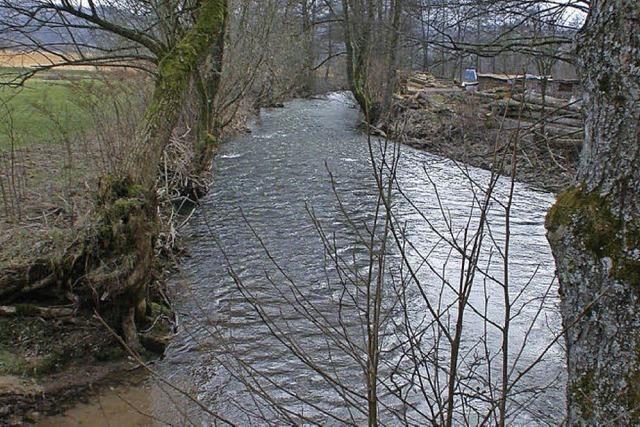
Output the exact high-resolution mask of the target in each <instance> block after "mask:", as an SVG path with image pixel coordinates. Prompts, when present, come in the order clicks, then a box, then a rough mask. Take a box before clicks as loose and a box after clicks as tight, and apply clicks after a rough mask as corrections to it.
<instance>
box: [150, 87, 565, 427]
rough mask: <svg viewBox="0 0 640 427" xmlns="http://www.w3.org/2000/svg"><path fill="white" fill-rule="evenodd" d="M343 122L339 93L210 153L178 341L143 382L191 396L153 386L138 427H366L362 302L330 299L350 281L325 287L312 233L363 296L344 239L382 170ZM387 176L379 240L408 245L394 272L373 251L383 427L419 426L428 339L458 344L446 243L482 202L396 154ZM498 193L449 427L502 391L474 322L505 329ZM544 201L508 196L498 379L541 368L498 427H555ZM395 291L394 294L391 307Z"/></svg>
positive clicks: (463, 186) (355, 260)
mask: <svg viewBox="0 0 640 427" xmlns="http://www.w3.org/2000/svg"><path fill="white" fill-rule="evenodd" d="M358 120H359V118H358V113H357V110H356V109H355V108H354V107H353V105H352V102H351V101H350V99H349V98H348V97H346V96H344V95H342V94H332V95H329V96H327V97H326V98H324V99H315V100H295V101H292V102H289V103H287V104H286V108H284V109H274V110H267V111H263V112H262V113H261V115H260V117H259V119H258V120H257V122H256V123H255V125H254V126H253V131H252V133H251V134H247V135H244V136H241V137H238V138H236V139H234V140H233V141H230V142H228V143H226V144H224V145H223V146H222V147H221V149H220V151H219V154H218V156H217V158H216V160H215V163H214V176H215V182H214V185H213V187H212V189H211V191H210V193H209V194H208V195H207V196H206V197H205V199H204V200H203V201H202V206H201V207H200V208H199V209H198V211H197V212H196V214H195V215H194V217H193V218H192V219H191V221H190V224H189V225H188V226H187V234H188V235H189V238H188V242H187V247H188V250H189V252H190V257H189V258H188V259H186V261H185V262H184V265H183V271H182V273H181V274H180V275H178V277H177V278H176V279H175V283H174V286H173V287H174V289H176V308H177V311H178V313H179V317H180V320H181V324H180V326H181V332H180V334H179V335H178V337H177V338H176V339H175V340H174V341H173V343H172V344H171V345H170V347H169V348H168V351H167V355H166V358H165V359H164V360H163V361H162V362H161V363H159V364H158V365H157V366H156V369H157V370H158V372H159V373H160V374H161V375H163V376H164V377H165V378H166V379H167V380H168V381H170V382H171V383H172V384H173V385H176V386H178V387H180V388H182V389H183V390H185V391H187V392H188V393H189V395H190V396H191V397H190V398H186V397H184V395H181V394H179V393H176V392H168V393H166V395H165V393H163V391H162V390H168V389H169V387H168V386H167V385H166V384H165V385H162V386H155V387H153V390H150V391H149V393H148V396H151V398H152V399H151V400H153V404H151V405H150V406H151V408H150V409H149V411H151V412H152V413H154V414H155V415H156V416H157V418H158V419H160V420H165V421H167V422H173V423H187V424H194V425H213V424H215V423H216V417H217V416H220V417H221V418H223V419H226V420H230V421H233V422H234V423H236V424H239V425H264V424H267V423H268V422H271V423H272V424H274V425H282V424H285V423H287V422H286V421H285V420H286V418H283V417H286V416H287V415H291V414H295V416H293V415H291V416H292V417H293V418H292V419H290V420H289V422H288V423H292V422H295V423H300V424H301V423H303V420H305V422H306V423H308V424H313V423H319V424H323V425H341V424H344V423H355V424H362V423H364V422H365V420H366V419H365V418H363V414H362V412H361V411H360V409H359V408H361V407H363V405H365V403H364V401H363V400H362V399H361V398H360V397H358V396H362V395H366V390H365V389H364V385H363V384H364V374H363V370H362V368H361V366H360V365H359V364H358V360H360V361H362V359H359V358H362V357H365V356H364V353H363V351H364V350H363V349H364V348H365V344H364V339H363V336H364V335H365V333H364V332H363V329H362V327H361V326H362V322H363V314H362V312H361V311H358V308H359V307H360V308H362V304H363V300H362V298H361V295H360V294H358V292H357V291H356V292H355V293H356V294H358V295H360V296H357V295H356V296H355V297H353V298H350V297H349V296H348V295H349V293H347V294H345V286H344V285H342V282H349V280H350V279H349V278H345V277H344V275H343V276H340V275H339V274H338V273H339V271H337V269H336V268H335V265H332V262H331V257H330V256H328V255H327V252H326V251H325V247H324V246H323V241H322V239H321V238H320V235H319V233H318V227H321V228H322V230H323V232H324V233H325V235H326V237H327V238H328V239H327V241H328V242H329V246H332V245H333V244H334V242H335V245H336V247H335V248H334V249H335V254H337V255H338V256H340V259H342V260H343V261H344V265H345V266H346V267H343V270H342V271H341V272H342V273H345V272H346V273H347V275H349V273H351V274H352V276H353V277H351V278H352V279H353V278H354V277H356V276H357V277H356V278H355V279H354V280H353V282H352V283H349V284H348V285H347V287H349V286H351V287H354V288H357V287H360V288H362V286H363V283H362V282H363V280H362V278H363V277H364V275H363V274H361V273H363V272H364V273H365V274H366V272H367V267H368V265H369V263H368V261H369V252H368V250H367V248H366V245H364V244H363V242H359V241H358V235H359V233H365V232H366V230H367V227H372V226H373V224H374V221H375V219H376V213H375V207H376V200H377V192H376V185H375V181H374V179H373V172H372V171H373V169H372V165H371V159H372V158H374V159H378V158H379V154H378V153H377V151H376V150H377V149H378V148H379V147H380V144H381V143H380V142H378V141H373V143H372V145H371V147H373V150H374V152H373V155H372V153H371V152H370V149H369V147H370V145H369V144H368V141H367V138H366V136H364V135H363V134H362V133H361V132H359V131H358V130H357V129H356V126H357V123H358ZM397 171H398V172H397V184H396V185H397V186H399V187H400V188H401V189H402V193H399V192H396V194H394V196H393V212H394V223H395V224H396V225H397V226H398V229H397V231H398V232H400V230H402V232H403V233H404V238H401V239H400V240H401V241H404V242H411V245H407V246H406V247H405V257H404V259H403V257H402V256H401V254H400V251H399V249H398V246H397V244H396V243H395V242H394V239H393V237H391V238H390V239H389V241H390V243H389V245H388V246H389V247H388V248H387V253H388V260H387V263H386V264H385V267H384V274H383V276H385V277H386V281H385V282H384V283H385V286H386V287H387V288H388V290H386V291H385V293H384V295H385V301H383V304H382V310H383V311H384V313H385V316H383V317H384V319H383V320H384V321H383V327H382V331H381V334H382V335H383V336H384V340H383V342H382V344H381V349H382V353H381V359H382V361H381V368H380V376H381V378H382V380H381V381H383V382H384V384H383V385H381V386H380V389H381V391H380V396H381V398H380V399H381V400H380V401H381V405H382V406H381V409H380V414H381V417H380V420H381V423H383V424H388V425H399V424H402V423H403V422H406V423H412V424H414V425H424V424H426V423H427V422H426V421H425V420H426V419H425V418H424V417H422V416H421V415H420V413H421V412H424V413H425V414H427V413H430V412H429V411H430V409H429V408H428V405H426V404H425V403H424V402H425V401H426V400H428V399H430V398H432V397H433V396H432V395H433V391H431V392H426V393H424V394H423V393H422V392H421V391H420V390H419V384H418V382H419V379H423V380H424V379H425V378H432V379H433V378H435V377H438V378H440V377H441V376H442V375H443V373H444V372H445V371H446V369H444V367H445V366H446V361H447V359H448V357H449V352H450V350H449V346H448V344H446V343H445V342H444V339H443V337H442V336H441V335H442V334H441V333H439V331H440V332H441V331H442V330H443V329H447V330H450V331H453V330H454V329H455V317H456V315H457V313H458V311H457V310H456V309H455V307H453V308H450V309H449V310H447V304H449V303H451V302H452V301H455V298H454V297H453V295H454V290H453V289H454V288H455V289H457V287H458V284H459V279H460V277H461V274H462V276H463V277H464V276H465V275H466V274H468V270H465V268H461V265H460V256H459V255H456V253H455V251H451V247H450V246H449V245H447V244H446V242H445V241H444V240H443V239H448V238H456V239H458V240H461V239H464V235H463V234H462V233H461V230H463V229H464V227H465V224H467V223H469V224H471V226H470V227H471V230H474V227H477V224H478V216H479V215H478V213H479V212H478V209H477V203H476V204H475V205H476V207H475V209H474V210H473V212H471V207H472V206H473V205H474V194H475V195H476V197H478V199H479V200H482V198H483V196H482V194H481V193H480V192H479V191H478V187H474V185H473V184H472V182H475V183H477V184H478V185H480V186H482V185H484V183H486V182H487V181H488V179H489V176H490V175H489V173H488V172H486V171H482V170H477V169H472V168H470V169H468V170H467V169H462V168H460V167H458V166H456V165H455V164H454V163H453V162H451V161H449V160H446V159H442V158H439V157H436V156H433V155H430V154H428V153H425V152H421V151H417V150H414V149H412V148H409V147H404V146H402V147H401V155H400V159H399V162H398V168H397ZM330 174H331V175H330ZM331 177H333V179H332V178H331ZM509 185H510V183H509V181H508V180H507V179H504V178H501V181H500V182H499V184H498V186H497V187H496V190H495V200H494V201H493V202H492V203H491V207H490V209H489V211H488V218H489V220H488V224H489V227H488V228H486V229H485V233H484V241H485V246H484V247H483V248H482V249H481V251H480V252H481V256H480V258H481V263H480V264H481V266H482V270H483V272H484V273H477V274H476V277H475V279H474V282H473V288H472V289H471V291H470V294H469V301H470V305H471V306H472V307H473V308H470V309H468V313H467V314H466V315H465V321H464V329H463V338H462V345H461V358H462V360H463V362H461V364H460V365H461V368H460V376H461V377H462V376H466V377H465V378H467V379H466V380H464V379H463V380H461V384H466V385H465V387H472V388H473V389H463V388H464V387H463V386H461V388H459V389H458V390H457V392H459V393H461V394H460V395H459V396H465V397H460V398H459V401H460V402H459V405H458V406H457V408H456V413H457V414H458V419H459V421H460V422H463V421H464V420H465V418H464V417H466V422H468V423H470V424H475V423H477V422H479V420H480V419H481V418H482V416H483V412H482V410H483V408H484V409H486V406H487V403H486V402H481V401H480V399H479V398H477V396H480V395H482V396H488V395H490V394H491V393H492V392H493V393H495V392H496V390H498V388H497V386H496V384H499V377H498V375H497V374H498V373H499V371H500V366H501V365H500V357H501V356H500V355H499V347H500V345H501V343H502V338H501V336H500V334H499V333H498V330H497V329H496V328H495V327H493V326H492V325H491V324H490V323H489V321H492V322H498V323H499V322H500V321H501V320H502V318H503V312H504V293H503V288H502V287H501V286H500V285H499V283H498V282H499V281H500V280H501V279H502V277H503V264H502V260H501V258H500V251H499V249H498V248H501V247H503V242H504V240H505V229H504V219H503V216H504V214H503V212H504V211H503V209H502V208H501V207H500V202H506V200H507V196H508V190H509ZM474 188H475V190H476V191H475V193H474V191H473V190H474ZM552 201H553V195H551V194H548V193H543V192H539V191H536V190H534V189H532V188H530V187H528V186H527V185H524V184H519V183H516V185H515V191H514V198H513V207H512V211H511V229H510V238H511V240H510V242H511V245H510V257H509V265H510V268H509V275H510V279H509V289H510V292H509V295H510V298H511V300H512V302H513V301H514V300H515V304H514V308H513V310H512V313H511V315H512V318H513V320H512V322H511V329H510V337H511V340H510V349H511V350H510V351H511V358H510V359H511V360H512V361H513V360H515V358H516V356H518V353H519V351H520V348H521V346H522V345H523V343H525V344H526V345H525V347H524V351H522V354H521V355H520V356H519V358H518V362H517V363H516V362H512V363H515V364H516V368H515V369H514V373H513V375H512V377H516V376H517V375H518V374H519V373H521V372H524V371H525V369H526V368H527V367H528V366H529V365H530V364H531V363H532V362H533V361H536V360H537V358H538V356H539V355H540V354H544V357H542V358H541V360H540V362H539V363H538V364H537V365H536V366H534V367H533V368H532V369H531V370H528V371H526V375H523V377H522V379H521V380H520V381H519V383H518V384H517V385H516V386H515V387H514V392H515V393H514V398H513V399H512V400H511V401H510V403H509V408H510V411H511V414H512V415H511V418H510V421H511V424H513V425H532V424H540V425H545V424H554V423H558V422H559V421H560V420H561V418H562V414H563V409H562V408H563V402H564V401H563V397H562V396H563V390H562V387H561V385H560V384H561V383H562V372H563V363H564V362H563V357H562V351H561V348H560V347H559V345H550V342H551V341H552V340H553V336H554V333H557V332H558V328H559V318H558V315H557V310H556V307H555V304H556V295H557V288H556V286H555V284H554V283H553V281H554V274H553V272H554V264H553V261H552V257H551V253H550V249H549V247H548V244H547V242H546V239H545V237H544V233H545V231H544V225H543V221H544V215H545V212H546V211H547V209H548V208H549V206H550V204H551V203H552ZM470 212H471V213H472V215H470ZM312 217H313V218H315V220H316V221H317V222H316V223H314V221H313V220H312ZM378 217H384V215H378ZM470 218H471V219H470ZM314 224H315V225H314ZM469 234H473V233H469ZM468 240H471V237H468ZM494 242H495V244H494ZM325 243H326V242H325ZM374 246H375V245H374ZM408 266H411V272H412V273H411V274H409V273H408V271H409V268H408ZM461 271H464V272H465V273H461ZM376 274H377V273H375V272H374V278H373V280H374V281H375V277H377V276H376ZM443 277H444V279H443ZM234 278H235V280H234ZM494 279H495V280H494ZM418 285H420V287H419V286H418ZM399 289H404V290H405V292H404V293H403V294H402V295H403V297H402V298H399V295H400V294H401V292H398V290H399ZM241 290H242V291H244V294H243V292H241ZM545 295H546V298H543V297H544V296H545ZM247 298H248V299H249V300H250V301H256V302H257V305H258V307H259V308H260V309H261V310H262V311H261V312H260V313H258V312H257V311H256V307H255V306H254V305H252V304H250V303H248V302H247V301H248V300H247ZM399 301H404V304H400V303H399ZM428 304H431V306H430V307H431V309H433V310H436V311H439V312H441V313H444V314H443V315H442V316H441V319H440V320H441V322H442V329H439V327H438V326H434V324H433V322H432V320H433V316H431V315H430V312H429V305H428ZM259 314H261V315H259ZM265 319H267V320H268V322H266V323H270V324H271V328H268V327H267V326H265ZM430 319H431V320H430ZM483 319H488V320H486V321H485V320H483ZM407 325H410V326H411V327H412V328H414V330H421V333H420V337H421V343H420V347H421V349H422V351H423V352H424V353H423V356H424V357H423V359H424V360H429V362H425V363H424V364H422V365H420V366H418V367H417V368H416V369H414V370H413V376H412V375H410V374H407V372H411V367H412V366H415V365H416V364H415V363H413V364H412V363H411V358H410V357H409V356H408V352H407V351H406V350H407V348H408V346H407V344H406V342H404V343H403V340H402V337H406V335H404V334H406V327H407ZM341 336H342V337H349V338H350V339H351V340H352V343H351V346H347V347H348V348H345V346H344V345H342V344H341V343H339V342H337V340H338V338H336V337H341ZM435 347H438V349H439V350H438V351H437V352H436V351H435V350H434V348H435ZM547 347H548V351H547ZM402 350H405V351H404V352H403V351H402ZM296 352H297V353H302V354H303V355H304V357H296V356H295V355H294V353H296ZM418 359H419V358H418ZM413 360H415V359H413ZM489 365H490V366H489ZM436 366H437V368H436ZM438 369H439V370H440V371H439V373H438V372H437V371H438ZM393 372H395V374H393ZM429 374H431V375H429ZM394 375H395V377H394ZM394 378H395V379H394ZM328 379H330V380H328ZM332 381H336V382H339V383H340V385H336V383H333V382H332ZM394 387H395V389H394ZM443 387H444V385H443V384H439V385H438V386H437V387H435V388H436V389H438V390H443ZM345 390H349V391H348V392H345ZM399 390H400V391H399ZM350 393H351V394H350ZM399 393H400V394H399ZM403 393H404V394H403ZM399 395H400V396H404V397H402V398H399V397H398V396H399ZM474 395H475V396H476V397H474ZM194 400H198V402H200V403H195V402H194ZM274 403H275V405H274ZM201 405H203V406H204V407H206V408H207V411H208V412H207V411H203V409H202V406H201ZM274 406H277V407H279V408H281V409H283V410H281V411H280V412H278V411H277V410H275V409H273V408H274ZM473 408H476V409H478V410H479V411H480V414H474V410H473ZM286 411H291V412H290V413H287V412H286ZM278 415H279V417H280V418H278ZM301 415H302V417H304V418H299V417H300V416H301ZM403 417H406V418H403ZM187 420H188V421H187ZM491 423H492V421H491V420H490V421H489V424H491Z"/></svg>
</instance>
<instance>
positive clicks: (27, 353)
mask: <svg viewBox="0 0 640 427" xmlns="http://www.w3.org/2000/svg"><path fill="white" fill-rule="evenodd" d="M45 86H46V85H44V84H43V85H40V86H39V87H45ZM142 90H144V88H142ZM106 97H107V98H109V99H111V100H112V101H114V102H113V103H114V104H115V105H116V106H117V107H116V108H120V110H122V111H127V112H128V114H127V115H121V114H119V115H117V121H115V122H114V121H113V118H114V117H113V116H111V115H110V114H109V111H102V110H101V111H95V110H92V111H90V114H91V115H90V118H91V119H92V123H94V124H95V125H96V128H95V129H91V131H90V132H87V133H83V134H79V135H75V134H73V135H72V134H69V135H68V137H69V138H68V140H66V141H58V140H56V141H55V142H52V143H47V144H43V143H35V144H21V145H20V146H16V145H12V146H11V147H10V149H9V150H6V151H4V152H0V156H1V158H0V160H2V165H3V166H4V167H3V169H2V170H1V174H0V183H1V184H3V187H2V190H3V192H4V193H3V196H5V197H3V199H2V202H3V206H2V209H0V227H2V230H3V233H2V235H1V236H0V333H1V335H2V339H1V340H0V425H5V424H9V425H20V424H21V423H23V422H32V421H35V420H37V419H39V418H40V417H43V416H48V415H52V414H57V413H60V412H62V411H64V410H65V409H66V408H67V407H69V406H72V405H73V404H74V403H77V402H80V401H83V400H86V399H87V398H88V397H89V396H90V395H91V393H93V391H95V390H97V389H101V388H103V386H105V385H111V384H117V383H119V382H122V379H123V377H126V376H127V375H128V373H129V372H131V370H132V369H138V368H139V365H138V364H137V363H134V362H133V361H132V359H131V358H130V357H129V351H128V349H125V348H124V347H123V345H122V341H121V339H120V336H122V335H123V333H124V332H125V331H123V330H122V329H120V327H119V326H120V325H119V324H118V322H117V321H116V322H114V319H110V318H109V317H106V316H105V319H102V318H101V317H98V314H97V313H103V311H102V310H101V308H100V305H101V304H104V305H106V304H107V302H106V298H107V297H108V298H109V300H114V296H115V295H109V292H119V290H118V289H119V288H120V285H119V283H121V282H125V281H127V280H129V278H131V277H132V276H134V275H136V274H137V273H136V269H135V268H132V267H134V266H135V265H136V263H135V262H134V263H132V262H131V261H134V260H135V259H139V258H138V257H137V254H136V253H135V251H137V249H136V247H137V244H135V242H124V244H123V242H114V241H112V240H113V239H112V236H115V235H116V233H115V231H114V230H116V229H118V228H121V227H123V226H127V223H128V222H129V218H132V216H131V212H136V211H137V210H138V209H143V210H144V209H145V205H146V203H145V201H146V200H148V197H152V198H153V199H154V205H156V206H157V207H158V211H157V213H155V212H153V213H152V212H148V213H147V214H148V215H156V214H157V215H158V217H157V225H158V226H157V229H154V230H151V232H152V235H153V244H152V245H149V246H148V247H147V249H145V251H144V253H145V254H146V255H144V257H145V263H147V262H148V263H149V266H148V267H149V271H150V275H149V277H148V278H147V279H146V280H148V281H149V282H150V283H149V286H148V291H147V292H148V293H147V295H146V298H145V299H144V300H145V302H146V305H145V306H144V307H140V313H137V315H136V323H137V325H136V326H137V330H138V334H137V335H138V339H139V341H140V343H141V344H142V349H141V351H140V356H141V358H142V360H145V361H149V360H153V359H156V358H158V357H161V356H162V354H163V352H164V348H165V346H166V344H167V343H168V341H169V340H170V338H171V336H172V334H173V331H174V328H175V322H174V313H173V311H172V309H171V301H170V297H168V296H167V295H168V293H169V292H167V290H166V278H167V276H168V275H170V274H172V272H173V271H175V268H176V263H177V262H178V260H179V258H180V256H181V254H182V253H183V250H182V246H181V241H180V232H181V227H183V226H185V224H186V223H187V222H188V220H189V218H190V217H191V214H192V213H193V210H194V209H195V206H196V204H195V202H196V201H197V199H198V197H201V196H202V195H203V194H206V192H207V189H208V186H209V185H210V184H211V182H212V176H211V173H210V171H209V170H201V169H200V168H198V167H197V166H196V165H195V161H194V159H195V157H194V149H193V147H194V144H193V135H192V132H191V131H190V130H189V128H188V127H181V128H179V129H177V130H176V131H175V132H174V135H173V137H172V138H171V142H170V143H169V144H168V146H167V147H166V149H165V151H164V153H163V155H162V162H161V163H162V164H161V165H160V167H159V168H158V177H157V180H156V184H155V194H154V195H145V194H142V193H139V192H138V190H137V189H135V188H133V186H131V185H128V184H127V183H126V182H124V181H123V182H122V183H119V181H118V180H115V181H110V179H111V178H110V177H114V176H118V175H122V168H123V167H125V165H126V164H127V159H128V157H127V155H126V153H127V152H129V151H132V150H131V147H128V146H127V144H130V141H131V135H135V132H136V128H137V126H138V123H139V122H140V120H141V118H142V115H143V114H144V107H145V104H146V102H145V99H144V97H142V98H141V99H140V101H141V102H140V103H139V104H138V103H135V104H133V103H132V102H131V100H130V99H129V98H128V97H122V96H120V95H118V96H117V99H112V98H110V95H107V96H106ZM120 102H123V103H124V105H123V104H120ZM252 108H253V107H252V103H251V102H249V101H248V100H241V101H240V105H239V107H238V109H237V110H236V111H235V115H234V117H233V120H232V121H231V122H230V123H229V124H228V126H227V128H226V129H225V132H224V135H223V136H222V137H223V138H229V137H230V136H231V135H235V134H238V133H243V132H245V131H247V128H246V122H247V120H248V119H249V118H250V117H251V116H252V115H253V114H254V111H253V109H252ZM98 114H101V115H100V116H99V115H98ZM215 151H216V147H214V149H213V150H212V151H211V153H210V154H211V155H212V156H213V155H214V154H215ZM105 206H107V207H108V208H107V210H105V208H104V207H105ZM109 206H110V207H109ZM114 245H115V246H114ZM130 264H133V265H131V266H130ZM118 298H119V297H118ZM122 298H127V295H122ZM115 299H116V300H117V298H115ZM116 309H117V307H116ZM106 313H108V311H106Z"/></svg>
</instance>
